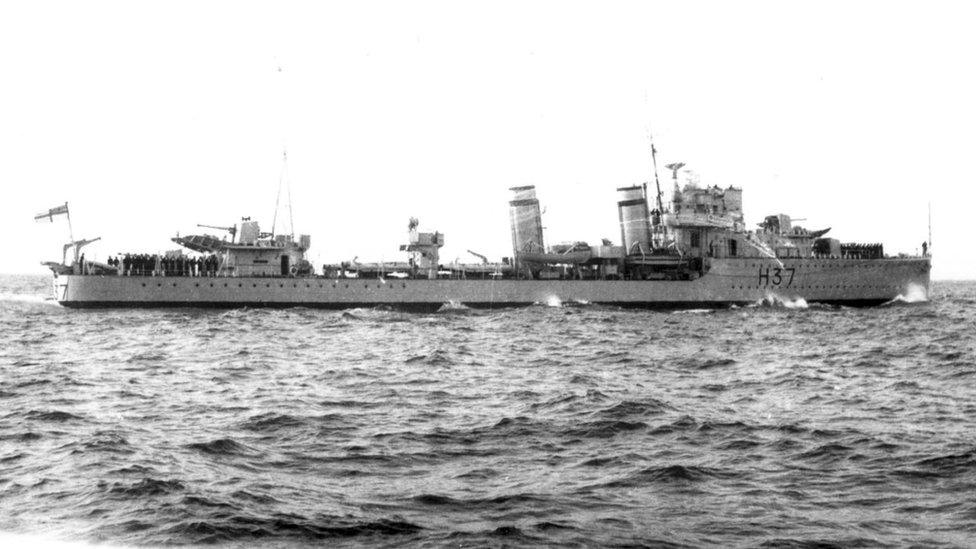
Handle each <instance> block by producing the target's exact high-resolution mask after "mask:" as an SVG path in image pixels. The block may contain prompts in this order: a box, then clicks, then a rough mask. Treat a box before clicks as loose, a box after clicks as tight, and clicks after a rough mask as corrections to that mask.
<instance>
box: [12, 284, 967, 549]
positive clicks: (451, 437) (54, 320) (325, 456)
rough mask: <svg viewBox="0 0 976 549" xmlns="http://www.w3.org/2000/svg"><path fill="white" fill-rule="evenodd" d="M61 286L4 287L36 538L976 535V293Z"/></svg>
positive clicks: (533, 540)
mask: <svg viewBox="0 0 976 549" xmlns="http://www.w3.org/2000/svg"><path fill="white" fill-rule="evenodd" d="M49 287H50V280H49V279H48V278H46V277H41V276H36V277H14V276H5V277H0V334H2V336H0V337H2V341H3V345H2V348H0V532H3V533H5V534H6V535H7V536H17V537H11V538H8V539H14V540H19V541H21V542H23V541H24V540H33V539H35V538H37V539H45V540H50V539H57V540H69V541H75V542H100V543H109V544H120V545H139V546H142V545H162V544H209V543H228V544H233V545H241V544H243V545H261V546H265V545H274V546H290V545H302V544H307V543H309V542H314V543H318V544H324V545H330V546H331V545H343V544H346V545H361V544H370V545H388V546H400V545H418V544H419V545H431V546H441V545H450V546H458V545H466V546H482V545H490V546H497V545H514V546H535V545H542V544H557V545H577V546H593V545H601V546H604V545H605V546H615V545H616V546H622V545H631V544H642V545H674V546H682V545H687V546H702V545H712V546H754V545H762V544H771V545H779V544H786V545H817V544H822V546H832V545H836V546H845V547H846V546H863V545H892V546H901V545H907V544H921V545H931V546H935V545H956V546H960V545H961V546H966V545H972V544H974V543H976V497H974V494H976V335H974V332H976V330H974V327H976V314H974V306H976V284H974V283H935V284H933V285H932V289H931V293H930V295H929V296H928V299H927V300H926V299H925V297H926V296H924V295H922V296H919V295H911V296H903V297H902V299H898V300H895V301H894V302H892V303H890V304H888V305H885V306H881V307H874V308H867V309H848V308H834V307H821V306H817V305H815V304H811V305H808V304H806V303H805V302H803V303H800V302H799V301H794V302H790V303H779V302H777V301H776V300H768V301H764V302H762V303H759V304H757V305H756V306H754V307H742V308H735V309H732V310H719V311H708V310H702V311H691V312H682V313H670V312H659V311H657V312H656V311H640V310H624V309H617V308H613V307H602V306H596V305H588V304H579V303H562V302H560V301H558V299H555V300H550V302H548V303H544V304H540V305H538V306H533V307H527V308H522V309H503V310H493V311H483V310H470V309H466V308H464V307H462V306H458V305H455V306H452V307H445V308H444V309H442V310H441V311H440V312H438V313H436V314H423V315H421V314H410V313H400V312H396V311H388V310H373V309H355V310H346V311H323V310H311V309H308V310H306V309H302V308H298V309H288V310H269V309H247V308H242V309H232V310H204V309H192V308H187V309H169V310H124V309H107V310H71V309H65V308H62V307H60V306H58V305H57V304H56V303H53V302H51V301H49V300H47V299H46V297H47V293H48V291H49V290H48V289H49ZM24 536H26V537H24ZM2 539H3V534H0V540H2ZM817 546H821V545H817Z"/></svg>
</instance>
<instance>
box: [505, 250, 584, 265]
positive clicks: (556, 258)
mask: <svg viewBox="0 0 976 549" xmlns="http://www.w3.org/2000/svg"><path fill="white" fill-rule="evenodd" d="M591 256H592V253H591V252H590V250H577V251H571V252H565V253H561V254H556V253H543V252H522V253H520V254H518V258H519V259H520V260H522V261H525V262H528V263H548V264H557V263H561V264H565V265H576V264H579V263H586V262H587V261H589V260H590V257H591Z"/></svg>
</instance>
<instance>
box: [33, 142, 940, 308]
mask: <svg viewBox="0 0 976 549" xmlns="http://www.w3.org/2000/svg"><path fill="white" fill-rule="evenodd" d="M655 152H656V151H655ZM655 162H656V159H655ZM681 167H683V164H680V163H679V164H671V165H669V166H668V168H669V169H671V170H672V174H673V184H674V191H673V194H672V199H671V201H670V204H668V205H667V206H666V205H665V203H664V201H663V199H662V195H661V192H660V185H659V184H657V181H655V184H656V187H657V194H656V197H653V198H651V197H649V196H648V191H647V185H646V184H643V185H631V186H627V187H621V188H618V189H617V192H618V201H617V215H618V219H619V222H620V242H619V243H613V242H611V241H609V240H603V241H602V242H601V243H599V244H590V243H586V242H583V241H575V242H567V243H558V244H551V245H549V246H547V245H546V241H545V235H544V229H543V224H542V210H541V208H540V202H539V198H538V197H537V195H536V189H535V187H533V186H519V187H513V188H511V192H512V197H511V200H510V202H509V215H510V221H511V239H512V255H511V256H510V257H504V258H501V259H500V260H499V261H495V262H492V261H489V260H488V258H487V257H486V256H484V255H482V254H478V253H477V252H473V251H472V252H470V253H471V254H473V255H474V256H476V257H478V258H479V259H480V260H481V261H480V262H477V263H459V262H453V263H443V262H441V260H440V248H441V247H442V246H443V245H444V242H445V235H444V234H443V233H441V232H438V231H433V232H421V231H420V228H419V221H418V220H417V219H414V218H411V219H410V222H409V224H408V231H407V232H408V241H407V243H406V244H403V245H401V246H400V250H401V251H402V252H404V255H405V256H404V258H403V260H402V261H397V262H381V263H363V262H359V261H358V258H355V259H353V260H351V261H345V262H340V263H337V264H327V265H322V266H321V269H320V270H319V271H318V272H317V273H316V269H315V268H314V267H313V266H312V265H311V264H310V263H309V262H308V261H307V259H306V257H305V253H306V252H307V251H308V249H309V247H310V246H311V238H310V237H309V236H308V235H301V236H299V238H298V239H297V240H296V239H295V238H294V236H293V235H280V234H279V235H276V234H273V233H263V232H261V230H260V226H259V225H258V223H257V222H256V221H251V220H250V219H249V218H243V219H242V222H241V224H240V228H239V230H238V227H237V225H234V226H231V227H214V226H209V225H202V227H209V228H216V229H222V230H224V231H226V232H228V233H229V237H230V238H229V239H228V237H226V236H225V237H217V236H213V235H211V234H195V235H188V236H177V237H175V238H173V241H174V242H176V243H177V244H179V245H180V246H181V247H182V248H181V249H180V250H175V251H170V252H166V253H162V254H131V257H130V255H129V254H126V255H125V256H122V257H116V258H112V259H110V260H109V262H108V263H98V262H91V261H86V260H84V255H81V256H80V257H78V247H77V246H76V248H75V259H74V260H73V262H72V263H70V264H69V263H68V262H67V260H66V259H65V261H63V262H62V263H60V264H59V263H47V265H48V266H50V267H51V269H52V271H54V274H55V280H54V291H55V298H56V299H57V300H58V301H59V302H60V303H62V304H63V305H66V306H77V307H85V306H91V307H94V306H221V307H228V306H245V305H246V306H296V305H298V306H319V307H352V306H375V305H390V306H397V307H405V308H420V309H436V308H437V307H440V306H441V305H443V304H445V303H463V304H466V305H469V306H481V307H496V306H498V307H503V306H514V305H528V304H532V303H537V302H545V301H551V300H552V299H556V300H561V301H568V300H576V301H581V302H593V303H606V304H614V305H621V306H660V307H702V306H705V307H717V306H728V305H731V304H742V303H750V302H755V301H757V300H761V299H764V298H768V297H770V296H777V297H780V298H782V299H786V300H788V299H796V298H803V299H805V300H807V301H821V302H829V303H845V304H851V305H871V304H877V303H882V302H885V301H888V300H891V299H892V298H894V297H896V296H897V295H899V294H905V293H907V292H908V290H909V287H911V286H920V287H923V288H925V289H927V287H928V282H929V268H930V258H929V257H928V255H927V254H923V256H922V257H908V256H899V257H889V256H886V255H885V254H884V250H883V248H882V247H881V245H878V244H855V243H841V242H840V241H839V240H836V239H833V238H825V234H826V233H827V232H828V231H829V230H830V229H829V228H825V229H820V230H807V229H805V228H803V227H800V226H798V225H796V224H795V223H794V221H793V220H792V219H791V218H790V217H789V216H788V215H785V214H776V215H770V216H767V217H765V218H764V220H763V222H762V223H760V224H759V226H758V228H756V229H755V230H749V229H748V228H747V227H746V225H745V218H744V215H743V207H742V206H743V201H742V190H741V189H739V188H735V187H726V188H719V187H717V186H711V187H708V186H699V185H698V184H697V183H696V182H693V181H692V182H688V183H686V184H685V185H684V186H681V185H679V182H678V171H679V169H680V168H681ZM66 207H67V206H65V208H66ZM51 212H54V210H51ZM41 217H49V214H42V216H41ZM86 243H87V242H86V241H81V244H82V245H84V244H86ZM73 244H75V245H77V244H78V243H76V242H74V243H73ZM66 250H67V247H66ZM469 251H470V250H469Z"/></svg>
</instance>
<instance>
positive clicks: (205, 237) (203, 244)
mask: <svg viewBox="0 0 976 549" xmlns="http://www.w3.org/2000/svg"><path fill="white" fill-rule="evenodd" d="M173 242H176V243H177V244H179V245H180V246H183V247H185V248H189V249H191V250H193V251H194V252H202V253H210V252H217V251H220V250H222V249H224V248H225V247H226V246H227V242H226V241H224V240H221V239H219V238H217V237H216V236H212V235H209V234H191V235H187V236H177V237H175V238H173Z"/></svg>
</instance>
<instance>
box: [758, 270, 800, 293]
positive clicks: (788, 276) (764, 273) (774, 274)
mask: <svg viewBox="0 0 976 549" xmlns="http://www.w3.org/2000/svg"><path fill="white" fill-rule="evenodd" d="M795 272H796V269H794V268H793V267H788V268H783V269H780V268H779V267H766V268H765V269H763V268H762V267H759V285H760V286H762V285H764V284H765V285H766V286H770V285H772V286H784V287H786V288H789V287H790V286H792V285H793V274H794V273H795Z"/></svg>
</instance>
